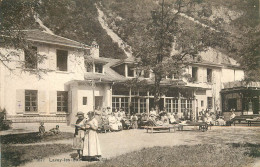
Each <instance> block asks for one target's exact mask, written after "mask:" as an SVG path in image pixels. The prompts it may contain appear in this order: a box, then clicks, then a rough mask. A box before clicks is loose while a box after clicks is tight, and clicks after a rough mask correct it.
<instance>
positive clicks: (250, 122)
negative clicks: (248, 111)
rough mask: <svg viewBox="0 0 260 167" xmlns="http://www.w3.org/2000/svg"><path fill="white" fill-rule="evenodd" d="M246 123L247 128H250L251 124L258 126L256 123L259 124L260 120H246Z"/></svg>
mask: <svg viewBox="0 0 260 167" xmlns="http://www.w3.org/2000/svg"><path fill="white" fill-rule="evenodd" d="M246 121H247V125H248V126H252V123H253V124H258V123H260V120H259V119H246Z"/></svg>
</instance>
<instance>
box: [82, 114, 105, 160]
mask: <svg viewBox="0 0 260 167" xmlns="http://www.w3.org/2000/svg"><path fill="white" fill-rule="evenodd" d="M88 117H89V120H88V121H87V122H86V124H85V127H83V128H82V129H84V130H85V131H86V134H85V137H84V146H83V157H86V160H90V161H92V160H94V161H95V160H99V159H98V158H99V157H101V149H100V145H99V139H98V135H97V132H96V131H97V129H98V121H97V119H96V118H95V112H93V111H90V112H88Z"/></svg>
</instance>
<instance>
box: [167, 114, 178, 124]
mask: <svg viewBox="0 0 260 167" xmlns="http://www.w3.org/2000/svg"><path fill="white" fill-rule="evenodd" d="M168 118H169V120H170V124H174V123H177V121H176V119H175V118H174V115H173V114H170V115H169V117H168Z"/></svg>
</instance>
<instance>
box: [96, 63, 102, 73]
mask: <svg viewBox="0 0 260 167" xmlns="http://www.w3.org/2000/svg"><path fill="white" fill-rule="evenodd" d="M95 72H96V73H103V64H99V63H98V64H95Z"/></svg>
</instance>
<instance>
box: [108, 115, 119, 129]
mask: <svg viewBox="0 0 260 167" xmlns="http://www.w3.org/2000/svg"><path fill="white" fill-rule="evenodd" d="M108 122H109V126H110V130H111V131H118V130H119V129H118V124H117V119H116V117H115V114H114V113H112V115H110V116H109V117H108Z"/></svg>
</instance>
